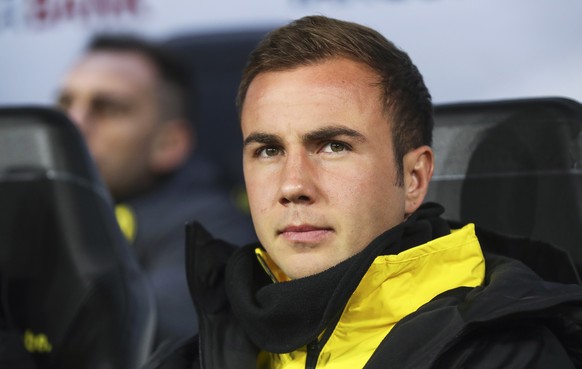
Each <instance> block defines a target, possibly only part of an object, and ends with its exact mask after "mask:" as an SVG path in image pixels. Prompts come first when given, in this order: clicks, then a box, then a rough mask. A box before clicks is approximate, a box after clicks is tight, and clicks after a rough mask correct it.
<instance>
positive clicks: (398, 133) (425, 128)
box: [236, 16, 433, 184]
mask: <svg viewBox="0 0 582 369" xmlns="http://www.w3.org/2000/svg"><path fill="white" fill-rule="evenodd" d="M336 57H343V58H348V59H350V60H353V61H356V62H360V63H364V64H366V65H367V66H369V67H370V68H372V70H374V71H375V72H376V73H377V74H378V77H379V83H378V84H379V86H380V88H381V90H382V99H383V101H384V107H385V111H386V112H387V113H388V116H389V117H390V118H392V122H393V125H392V135H393V141H394V151H395V158H396V166H397V169H398V178H399V184H402V178H403V163H402V160H403V157H404V155H405V154H406V153H407V152H408V151H410V150H412V149H414V148H416V147H419V146H422V145H431V143H432V128H433V116H432V102H431V96H430V93H429V91H428V89H427V88H426V86H425V84H424V81H423V78H422V75H421V74H420V72H419V71H418V68H417V67H416V66H415V65H414V64H413V63H412V60H411V59H410V57H409V56H408V54H406V53H405V52H404V51H402V50H400V49H399V48H397V47H396V46H395V45H394V44H393V43H392V42H390V41H388V40H387V39H386V38H385V37H384V36H382V35H381V34H380V33H378V32H377V31H375V30H373V29H371V28H368V27H365V26H362V25H360V24H356V23H352V22H346V21H341V20H337V19H333V18H328V17H324V16H307V17H303V18H300V19H298V20H295V21H293V22H291V23H289V24H288V25H286V26H283V27H281V28H278V29H275V30H274V31H272V32H270V33H269V34H267V36H266V37H265V38H264V39H263V40H262V41H261V42H260V43H259V44H258V46H257V47H256V48H255V50H254V51H253V52H252V53H251V55H250V57H249V60H248V63H247V66H246V67H245V69H244V71H243V75H242V80H241V83H240V85H239V89H238V95H237V98H236V105H237V108H238V111H239V115H240V113H241V111H242V108H243V104H244V100H245V97H246V93H247V90H248V88H249V85H250V84H251V82H252V81H253V79H254V78H255V77H256V76H257V75H259V74H261V73H265V72H273V71H282V70H289V69H293V68H296V67H299V66H305V65H310V64H315V63H318V62H321V61H324V60H328V59H332V58H336Z"/></svg>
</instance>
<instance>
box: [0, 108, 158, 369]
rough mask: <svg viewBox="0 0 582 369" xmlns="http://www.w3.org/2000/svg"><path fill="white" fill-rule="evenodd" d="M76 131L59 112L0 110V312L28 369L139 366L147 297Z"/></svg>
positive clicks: (149, 313) (148, 317)
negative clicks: (31, 367)
mask: <svg viewBox="0 0 582 369" xmlns="http://www.w3.org/2000/svg"><path fill="white" fill-rule="evenodd" d="M111 205H112V203H111V200H110V198H109V195H108V193H107V192H106V190H105V187H104V186H103V184H102V183H101V180H100V179H99V177H98V175H97V172H96V170H95V167H94V163H93V162H92V160H91V158H90V157H89V154H88V152H87V149H86V147H85V146H84V143H83V140H82V138H81V136H80V135H79V133H78V132H77V130H76V128H75V127H74V126H73V125H72V124H71V122H70V121H69V120H68V119H67V118H66V117H65V116H64V115H62V114H61V113H59V112H57V111H54V110H51V109H48V108H41V107H22V108H2V109H0V293H1V294H0V303H1V307H0V320H2V321H3V325H4V326H3V327H2V329H5V330H10V331H13V332H17V334H19V335H21V337H22V339H23V340H24V344H25V346H26V349H27V350H28V352H30V354H31V355H32V357H33V359H34V362H35V363H36V367H37V368H60V369H64V368H75V369H79V368H123V369H132V368H138V367H139V366H140V365H141V364H142V363H143V362H144V361H145V359H146V357H147V355H149V353H150V349H151V342H152V337H153V329H154V319H155V306H154V302H153V298H152V293H151V291H150V289H149V285H148V284H147V281H146V280H145V278H144V276H143V275H142V274H141V272H140V270H139V267H138V264H137V261H136V259H135V257H134V255H133V253H132V250H131V249H130V248H129V246H128V245H127V244H126V242H125V239H124V238H123V236H122V234H121V231H120V230H119V227H118V225H117V223H116V220H115V216H114V213H113V208H112V206H111Z"/></svg>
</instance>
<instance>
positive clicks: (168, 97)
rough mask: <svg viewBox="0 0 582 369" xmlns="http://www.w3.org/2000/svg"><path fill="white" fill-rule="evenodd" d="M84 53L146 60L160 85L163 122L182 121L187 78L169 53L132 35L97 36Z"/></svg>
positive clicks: (182, 68) (187, 93)
mask: <svg viewBox="0 0 582 369" xmlns="http://www.w3.org/2000/svg"><path fill="white" fill-rule="evenodd" d="M86 51H87V52H99V51H109V52H119V53H124V52H127V53H136V54H139V55H141V56H143V57H145V58H146V59H147V60H148V61H149V62H150V63H152V65H153V66H154V68H155V69H156V71H157V72H158V74H159V78H160V81H161V86H160V87H161V89H160V91H159V99H160V107H161V108H162V109H163V114H164V118H167V119H172V118H183V117H185V116H186V106H187V101H188V100H187V99H188V95H189V94H190V93H191V91H190V90H189V87H188V86H189V82H190V77H191V76H190V75H189V73H188V70H187V69H186V67H185V66H184V65H182V63H181V62H180V60H179V59H178V58H177V57H175V56H174V55H173V54H172V53H171V52H170V51H169V50H166V49H164V48H163V46H161V45H158V44H157V43H155V42H153V41H149V40H146V39H145V38H141V37H138V36H136V35H131V34H98V35H95V36H94V37H93V38H92V39H91V41H90V42H89V44H88V45H87V48H86Z"/></svg>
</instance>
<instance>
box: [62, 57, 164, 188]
mask: <svg viewBox="0 0 582 369" xmlns="http://www.w3.org/2000/svg"><path fill="white" fill-rule="evenodd" d="M157 84H158V81H157V75H156V72H155V70H154V68H153V66H152V65H150V63H149V62H148V61H147V60H146V59H145V58H144V57H143V56H140V55H139V54H136V53H131V52H114V51H97V52H91V53H89V54H88V55H86V56H85V57H84V58H83V59H82V60H81V61H80V62H79V63H78V64H77V65H76V66H75V67H74V68H73V69H72V70H71V71H70V72H69V73H68V75H67V76H66V78H65V79H64V82H63V85H62V88H61V92H60V96H59V105H60V106H61V107H62V108H63V109H64V110H65V111H66V112H67V113H68V114H69V116H70V117H71V119H72V120H73V121H74V123H75V124H76V125H77V127H78V128H79V129H80V131H81V133H82V134H83V136H84V137H85V139H86V141H87V145H88V147H89V150H90V152H91V154H92V155H93V157H94V159H95V161H96V163H97V167H98V169H99V172H100V174H101V176H102V177H103V179H104V181H105V183H106V185H107V186H108V187H109V189H110V191H111V193H112V195H113V196H114V197H115V198H116V199H119V198H121V197H124V196H129V195H131V194H132V193H134V192H135V191H137V190H138V189H140V188H141V187H144V186H147V185H148V184H149V182H150V181H151V180H152V177H153V175H152V173H150V168H149V157H150V153H151V151H152V147H153V142H154V137H155V134H156V130H157V129H158V128H159V125H160V124H159V116H160V112H159V106H158V105H159V104H158V99H157V97H156V90H157V88H158V86H157Z"/></svg>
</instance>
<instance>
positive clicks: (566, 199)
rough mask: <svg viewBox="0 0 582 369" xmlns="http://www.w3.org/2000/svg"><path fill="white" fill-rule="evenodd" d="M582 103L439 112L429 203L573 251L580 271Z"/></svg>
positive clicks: (505, 104) (481, 105) (529, 102)
mask: <svg viewBox="0 0 582 369" xmlns="http://www.w3.org/2000/svg"><path fill="white" fill-rule="evenodd" d="M581 130H582V105H581V104H580V103H578V102H576V101H573V100H570V99H565V98H532V99H521V100H507V101H489V102H477V103H459V104H446V105H444V104H443V105H437V106H436V107H435V129H434V145H433V146H434V150H435V154H436V163H435V166H436V168H435V175H434V178H433V181H432V183H431V185H430V187H429V193H428V196H427V199H426V200H427V201H438V202H440V203H442V204H443V205H445V208H446V213H445V216H446V217H448V218H450V219H454V220H461V221H471V222H475V223H477V224H479V225H481V226H483V227H486V228H489V229H493V230H497V231H501V232H504V233H508V234H511V235H515V236H526V237H531V238H533V239H536V240H541V241H546V242H550V243H553V244H554V245H556V246H559V247H561V248H563V249H565V250H567V251H568V252H569V253H570V255H571V257H572V258H573V260H574V262H575V263H576V264H577V267H578V269H579V270H580V271H582V137H581V136H580V134H581Z"/></svg>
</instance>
